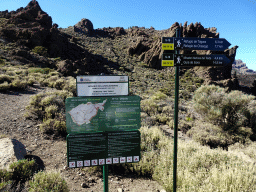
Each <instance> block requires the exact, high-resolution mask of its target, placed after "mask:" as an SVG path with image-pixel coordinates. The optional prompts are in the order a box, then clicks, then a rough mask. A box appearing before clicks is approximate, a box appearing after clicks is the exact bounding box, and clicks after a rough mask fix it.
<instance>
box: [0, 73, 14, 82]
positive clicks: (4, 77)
mask: <svg viewBox="0 0 256 192" xmlns="http://www.w3.org/2000/svg"><path fill="white" fill-rule="evenodd" d="M13 80H14V77H10V76H9V75H4V74H1V75H0V83H4V82H8V83H11V82H12V81H13Z"/></svg>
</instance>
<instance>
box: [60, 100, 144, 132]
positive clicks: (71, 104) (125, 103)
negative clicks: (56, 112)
mask: <svg viewBox="0 0 256 192" xmlns="http://www.w3.org/2000/svg"><path fill="white" fill-rule="evenodd" d="M65 105H66V126H67V132H68V133H88V132H90V133H91V132H101V131H131V130H138V129H139V128H140V97H139V96H115V97H71V98H67V99H66V104H65Z"/></svg>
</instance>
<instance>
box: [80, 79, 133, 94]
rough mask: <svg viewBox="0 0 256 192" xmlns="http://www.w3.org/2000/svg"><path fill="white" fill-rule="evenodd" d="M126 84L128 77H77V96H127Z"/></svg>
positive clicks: (127, 86) (127, 87)
mask: <svg viewBox="0 0 256 192" xmlns="http://www.w3.org/2000/svg"><path fill="white" fill-rule="evenodd" d="M128 83H129V78H128V76H101V75H99V76H77V79H76V86H77V96H78V97H80V96H120V95H128V94H129V84H128Z"/></svg>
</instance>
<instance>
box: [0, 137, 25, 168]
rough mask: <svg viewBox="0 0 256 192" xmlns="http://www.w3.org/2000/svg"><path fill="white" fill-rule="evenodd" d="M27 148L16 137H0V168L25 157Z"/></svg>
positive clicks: (7, 166)
mask: <svg viewBox="0 0 256 192" xmlns="http://www.w3.org/2000/svg"><path fill="white" fill-rule="evenodd" d="M26 155H27V150H26V148H25V146H24V145H23V144H22V143H21V142H20V141H18V140H16V139H10V138H2V139H0V169H6V170H7V171H11V170H10V169H9V165H10V164H11V163H13V162H17V161H18V160H22V159H25V156H26Z"/></svg>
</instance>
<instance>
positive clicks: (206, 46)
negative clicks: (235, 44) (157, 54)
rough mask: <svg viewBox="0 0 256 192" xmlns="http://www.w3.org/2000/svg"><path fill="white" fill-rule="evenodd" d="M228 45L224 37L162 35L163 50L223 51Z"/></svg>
mask: <svg viewBox="0 0 256 192" xmlns="http://www.w3.org/2000/svg"><path fill="white" fill-rule="evenodd" d="M230 45H231V44H230V43H229V42H228V41H227V40H226V39H224V38H208V39H207V38H196V37H162V49H163V50H184V49H186V50H213V51H224V50H225V49H227V48H228V47H229V46H230Z"/></svg>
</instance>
